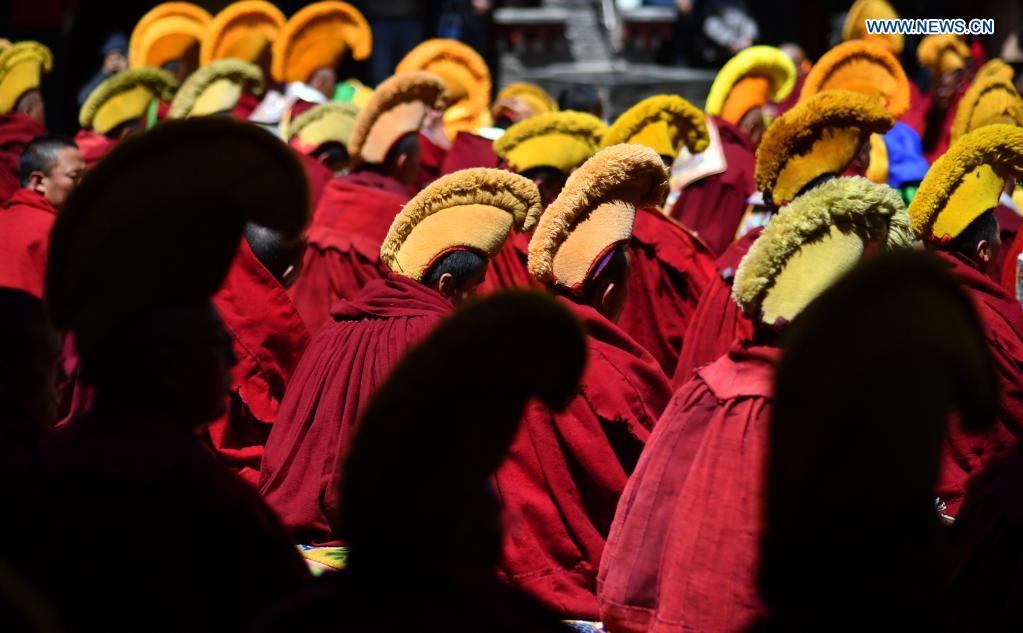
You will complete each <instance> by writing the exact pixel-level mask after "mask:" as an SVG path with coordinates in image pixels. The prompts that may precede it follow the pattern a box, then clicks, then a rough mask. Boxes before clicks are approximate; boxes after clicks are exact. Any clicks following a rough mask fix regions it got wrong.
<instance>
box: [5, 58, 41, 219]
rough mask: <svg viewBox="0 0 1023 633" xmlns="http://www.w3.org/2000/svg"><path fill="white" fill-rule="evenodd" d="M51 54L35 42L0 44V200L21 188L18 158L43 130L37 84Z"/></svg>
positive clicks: (38, 85)
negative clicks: (1, 46)
mask: <svg viewBox="0 0 1023 633" xmlns="http://www.w3.org/2000/svg"><path fill="white" fill-rule="evenodd" d="M52 68H53V54H52V53H50V49H48V48H46V47H45V46H43V45H42V44H39V43H38V42H17V43H15V44H13V45H9V46H7V47H6V48H0V202H3V201H4V200H6V199H7V198H9V197H10V196H11V195H12V194H13V193H14V192H15V191H17V190H18V189H20V188H21V186H22V184H21V178H20V177H19V175H18V161H19V159H20V158H21V153H22V151H24V149H25V146H26V145H28V143H29V142H30V141H31V140H32V139H34V138H36V137H37V136H43V135H44V134H46V108H45V104H44V103H43V93H42V92H41V91H40V84H41V82H42V79H43V75H44V74H45V73H48V72H50V70H51V69H52Z"/></svg>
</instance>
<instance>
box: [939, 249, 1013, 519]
mask: <svg viewBox="0 0 1023 633" xmlns="http://www.w3.org/2000/svg"><path fill="white" fill-rule="evenodd" d="M939 254H940V255H941V257H942V259H944V260H945V261H946V262H948V264H949V266H950V267H951V268H952V273H953V274H954V275H955V276H956V278H957V279H959V281H960V282H961V283H962V284H963V286H964V287H965V288H966V291H967V292H968V293H969V294H970V296H971V297H972V299H973V304H974V306H975V307H976V308H977V312H978V313H979V314H980V319H981V322H982V323H983V325H984V330H985V336H986V337H987V340H988V343H989V347H990V349H991V353H992V355H993V356H994V359H995V365H996V366H997V368H998V382H999V386H1000V387H1001V401H1000V402H999V407H998V419H997V421H996V423H995V425H994V427H993V428H991V429H989V430H987V431H983V432H980V433H969V432H966V431H964V430H962V429H961V428H960V427H959V425H958V423H957V421H955V420H953V422H952V424H951V425H950V427H949V434H948V443H947V448H948V450H946V451H945V454H944V455H943V457H942V466H941V473H940V475H939V478H938V490H937V495H938V498H939V499H940V500H941V501H942V502H943V503H945V505H946V509H945V514H948V515H949V516H953V517H954V516H956V514H957V513H958V511H959V507H960V505H961V504H962V501H963V496H964V494H965V490H966V481H967V479H968V478H969V477H970V475H971V474H973V473H975V472H977V471H978V470H980V468H981V466H983V465H984V464H986V463H987V462H988V460H990V459H991V458H992V457H994V456H995V455H997V454H998V453H1000V452H1003V451H1005V450H1006V449H1008V448H1009V447H1010V446H1012V445H1013V444H1015V442H1016V440H1017V439H1018V438H1019V437H1020V435H1021V434H1023V309H1021V308H1020V304H1019V303H1018V302H1017V301H1016V300H1015V299H1014V298H1013V297H1012V296H1011V295H1009V294H1008V293H1007V292H1005V290H1004V289H1003V288H1002V287H1001V286H1000V285H998V284H997V283H996V282H995V281H994V280H992V279H991V278H989V277H988V276H987V275H985V274H984V273H982V272H980V271H979V270H977V269H976V268H975V267H974V266H973V265H971V264H970V263H968V262H966V261H964V260H963V259H962V258H960V257H959V256H956V255H950V254H948V253H944V252H939ZM951 334H952V333H950V335H951Z"/></svg>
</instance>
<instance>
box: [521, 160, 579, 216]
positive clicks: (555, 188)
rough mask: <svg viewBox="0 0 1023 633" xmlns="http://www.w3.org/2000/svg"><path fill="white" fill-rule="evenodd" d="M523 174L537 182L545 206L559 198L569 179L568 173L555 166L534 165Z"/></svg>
mask: <svg viewBox="0 0 1023 633" xmlns="http://www.w3.org/2000/svg"><path fill="white" fill-rule="evenodd" d="M522 175H523V176H524V177H526V178H529V179H530V180H532V181H533V183H534V184H536V187H537V189H539V190H540V202H541V204H542V205H543V207H544V208H547V205H549V204H550V203H552V202H554V201H555V200H556V199H557V197H558V194H559V193H561V190H562V189H563V188H564V187H565V181H566V180H568V174H566V173H565V172H563V171H561V170H560V169H556V168H554V167H534V168H532V169H527V170H525V171H523V172H522Z"/></svg>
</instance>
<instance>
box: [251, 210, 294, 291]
mask: <svg viewBox="0 0 1023 633" xmlns="http://www.w3.org/2000/svg"><path fill="white" fill-rule="evenodd" d="M245 241H246V242H248V244H249V248H251V249H252V254H253V255H255V256H256V259H258V260H259V263H261V264H263V267H264V268H266V269H267V270H268V271H270V274H271V275H273V276H274V279H276V280H277V281H278V282H280V284H281V285H282V286H284V287H285V288H290V287H291V285H292V284H294V283H295V280H296V279H298V276H299V275H300V274H301V273H302V258H303V256H304V255H305V249H306V241H305V239H302V240H300V241H297V242H288V241H287V240H285V239H284V235H282V234H281V233H280V232H279V231H274V230H273V229H268V228H266V227H264V226H259V225H258V224H253V223H251V222H249V223H248V224H246V225H245Z"/></svg>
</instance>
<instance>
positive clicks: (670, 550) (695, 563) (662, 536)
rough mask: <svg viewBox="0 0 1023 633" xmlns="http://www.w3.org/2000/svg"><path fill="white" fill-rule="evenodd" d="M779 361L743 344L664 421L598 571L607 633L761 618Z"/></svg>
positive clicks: (711, 626) (734, 625) (678, 399)
mask: <svg viewBox="0 0 1023 633" xmlns="http://www.w3.org/2000/svg"><path fill="white" fill-rule="evenodd" d="M779 355H780V351H779V350H778V349H777V348H774V347H766V346H753V345H750V344H747V343H737V344H736V345H734V346H733V347H732V349H731V350H730V351H729V352H728V354H726V355H725V356H722V357H721V358H720V359H718V360H717V361H715V362H714V363H712V364H710V365H707V366H705V367H702V368H701V369H699V370H698V371H697V373H696V376H695V377H694V378H693V379H692V380H691V381H689V382H688V383H686V384H685V385H684V386H683V387H682V388H681V389H679V390H678V391H677V392H676V393H675V396H674V397H673V398H672V400H671V403H670V404H669V405H668V408H667V410H666V411H665V412H664V415H663V416H661V419H660V420H658V422H657V426H656V427H655V428H654V432H653V435H652V436H651V437H650V441H649V442H648V443H647V447H646V450H645V451H644V452H643V456H642V457H641V458H640V460H639V464H638V465H637V466H636V471H635V472H634V473H633V475H632V478H631V479H630V480H629V483H628V485H627V486H626V488H625V492H624V493H623V494H622V499H621V502H620V503H619V505H618V511H617V513H616V514H615V520H614V525H613V526H612V528H611V535H610V537H609V538H608V543H607V549H606V550H605V553H604V560H603V562H602V563H601V567H600V585H599V591H600V605H601V616H602V617H603V621H604V624H605V626H607V628H608V629H609V630H611V631H615V632H616V633H617V632H620V631H628V632H635V633H639V632H641V631H642V632H646V631H650V632H652V633H653V632H659V631H679V632H682V631H704V632H706V633H719V632H723V631H743V630H745V627H746V626H748V625H749V624H751V623H752V622H753V621H754V619H755V618H756V617H757V616H759V615H761V614H762V610H763V605H762V604H761V601H760V597H759V593H758V591H757V587H756V571H757V561H758V558H759V549H760V544H759V537H760V533H761V531H762V519H761V510H762V508H761V506H762V503H761V499H762V494H761V491H762V489H763V484H764V477H763V468H764V465H765V463H766V462H765V461H764V460H765V457H766V452H767V425H768V420H769V417H770V403H771V398H772V394H773V380H774V371H775V367H776V365H777V362H778V357H779Z"/></svg>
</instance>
